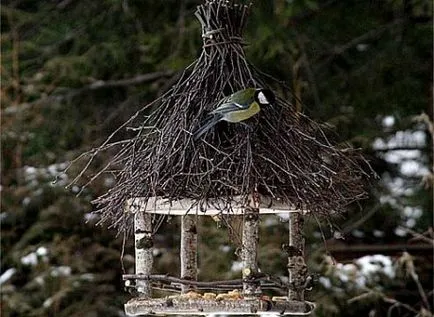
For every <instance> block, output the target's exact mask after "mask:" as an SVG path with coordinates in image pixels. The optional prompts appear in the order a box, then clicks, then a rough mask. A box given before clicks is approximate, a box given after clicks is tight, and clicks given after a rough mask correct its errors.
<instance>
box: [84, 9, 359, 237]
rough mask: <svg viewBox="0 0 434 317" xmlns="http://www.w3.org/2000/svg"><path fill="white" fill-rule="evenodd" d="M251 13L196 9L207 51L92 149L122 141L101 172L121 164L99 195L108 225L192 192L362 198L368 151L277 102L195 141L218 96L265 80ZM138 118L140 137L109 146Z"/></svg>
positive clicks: (326, 201) (332, 204)
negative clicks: (132, 204) (130, 203)
mask: <svg viewBox="0 0 434 317" xmlns="http://www.w3.org/2000/svg"><path fill="white" fill-rule="evenodd" d="M248 9H249V8H248V6H247V5H238V4H236V3H234V1H206V3H205V4H204V5H201V6H199V7H198V9H197V12H196V16H197V18H198V19H199V21H200V22H201V24H202V32H203V34H202V36H203V39H204V46H203V51H202V54H201V55H200V57H199V58H198V59H197V60H196V62H194V63H193V64H192V65H190V66H189V67H188V68H187V69H186V70H185V72H184V73H183V75H182V76H181V78H180V79H179V80H178V82H177V83H176V84H175V85H174V86H173V87H172V88H171V89H170V90H169V91H168V92H167V93H165V94H164V95H163V96H162V97H161V98H159V99H158V100H156V101H155V102H153V103H152V104H150V105H147V106H145V107H143V108H142V109H141V110H140V111H139V112H138V113H136V115H135V116H133V117H132V118H131V119H130V120H129V121H128V122H126V123H125V124H124V125H123V126H122V127H120V128H119V129H118V130H117V131H116V132H115V133H114V134H113V135H112V136H111V138H110V139H109V140H107V141H106V143H104V144H103V145H102V146H101V147H100V148H98V149H96V150H94V151H93V152H91V153H90V154H91V156H90V161H91V160H92V159H93V158H94V157H95V155H96V154H98V152H101V151H104V150H106V149H107V148H111V147H112V146H119V150H118V152H117V154H116V155H115V156H114V157H113V158H112V160H111V162H110V164H109V165H108V166H107V168H106V169H103V170H102V171H100V173H99V174H101V173H102V172H104V171H105V170H107V169H108V168H111V167H113V166H118V167H120V168H119V169H118V170H117V172H116V177H117V179H116V184H115V186H114V187H113V188H112V189H111V190H109V191H108V192H107V193H106V194H104V195H102V196H101V197H99V198H98V199H97V200H96V201H95V203H96V205H97V207H98V210H97V212H98V213H100V214H101V215H102V220H103V221H108V222H110V223H111V224H112V225H113V226H114V227H117V228H118V229H121V230H122V229H132V228H131V227H132V223H131V222H130V221H129V218H130V217H131V215H129V214H126V213H125V212H124V210H123V209H124V205H125V202H126V200H127V199H129V198H132V197H144V198H145V200H146V198H149V197H153V196H161V197H165V198H167V199H170V200H175V199H183V198H189V199H192V200H194V201H196V202H197V203H198V204H199V205H201V204H202V203H204V202H206V201H207V199H209V198H215V197H220V198H221V199H222V200H223V201H225V202H227V203H226V204H224V205H225V206H226V207H225V208H228V209H230V205H231V204H230V202H231V198H232V197H233V196H242V197H246V199H247V197H248V196H249V195H250V194H252V193H253V192H259V193H260V194H262V195H265V196H270V197H273V198H274V199H279V200H281V201H284V202H285V203H288V206H302V207H303V208H306V209H308V210H309V211H310V212H313V213H316V214H317V215H329V214H330V213H334V212H339V211H342V210H343V209H344V208H345V207H346V206H347V205H348V204H350V203H352V202H354V201H356V200H358V199H361V198H363V197H365V195H366V193H365V190H364V188H363V186H362V185H363V178H364V176H365V174H364V172H363V170H362V169H361V168H360V166H359V163H360V161H361V157H360V156H359V155H358V154H356V153H355V152H354V151H352V150H350V149H339V148H337V147H335V146H333V145H332V144H331V143H330V142H329V141H328V139H327V137H326V135H325V133H324V132H323V131H322V130H321V128H320V126H319V125H318V124H316V123H315V122H313V121H312V120H310V119H309V118H307V117H306V116H305V115H303V114H302V113H299V112H297V111H296V110H295V108H294V107H293V106H292V105H291V104H290V103H288V102H287V101H286V100H282V99H280V98H278V100H277V103H276V105H274V106H272V107H268V108H266V109H262V110H261V112H260V113H259V115H256V116H255V117H253V118H251V119H249V120H248V121H245V122H246V123H247V125H241V124H230V123H225V122H222V123H219V124H218V125H217V126H216V127H215V129H214V131H213V132H209V133H208V134H207V135H206V136H205V137H202V138H201V139H199V140H197V141H194V140H193V136H192V131H195V130H196V129H197V128H198V126H199V125H200V123H201V122H202V120H203V118H204V117H205V116H206V114H207V113H209V112H210V111H211V110H213V109H214V107H215V104H216V102H217V101H218V100H220V99H221V98H223V97H224V96H225V95H228V94H230V93H232V92H234V91H237V90H240V89H243V88H246V87H266V86H267V84H266V81H265V80H264V79H265V78H263V77H262V75H261V74H259V73H258V72H257V71H255V70H254V68H252V67H251V66H250V65H249V64H248V62H247V61H246V58H245V55H244V51H243V46H242V30H243V27H244V25H245V23H246V18H247V13H248ZM149 111H151V112H150V114H149V115H148V116H146V117H145V118H144V119H143V114H145V113H147V112H148V113H149ZM140 120H142V121H143V122H140V123H138V122H139V121H140ZM137 124H139V128H138V130H137V133H136V135H135V136H134V137H132V138H131V139H128V140H124V141H121V142H113V143H110V142H112V141H111V139H112V138H113V137H114V136H115V135H116V133H117V132H118V131H120V130H122V129H124V128H125V127H127V126H134V125H136V127H137ZM90 161H89V163H90ZM99 174H98V175H99ZM98 175H96V176H98ZM79 176H80V175H79Z"/></svg>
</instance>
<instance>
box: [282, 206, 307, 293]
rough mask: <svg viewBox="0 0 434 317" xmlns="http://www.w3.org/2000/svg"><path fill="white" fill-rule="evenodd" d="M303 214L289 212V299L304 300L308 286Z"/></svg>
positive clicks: (287, 249)
mask: <svg viewBox="0 0 434 317" xmlns="http://www.w3.org/2000/svg"><path fill="white" fill-rule="evenodd" d="M303 223H304V219H303V215H302V214H301V213H290V214H289V244H288V246H287V248H286V251H287V253H288V274H289V292H288V299H289V300H296V301H304V290H305V288H306V285H305V284H306V279H307V265H306V263H305V261H304V236H303Z"/></svg>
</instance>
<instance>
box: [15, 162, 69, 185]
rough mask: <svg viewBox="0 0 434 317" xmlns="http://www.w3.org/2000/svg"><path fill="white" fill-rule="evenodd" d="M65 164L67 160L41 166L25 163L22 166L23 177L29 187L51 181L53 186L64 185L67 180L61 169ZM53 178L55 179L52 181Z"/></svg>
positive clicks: (66, 164)
mask: <svg viewBox="0 0 434 317" xmlns="http://www.w3.org/2000/svg"><path fill="white" fill-rule="evenodd" d="M67 166H68V163H67V162H62V163H56V164H51V165H48V166H42V167H35V166H28V165H26V166H24V167H23V174H24V179H25V181H26V182H27V183H28V184H29V185H30V186H31V187H37V186H39V185H40V184H46V183H51V185H53V186H66V185H67V184H68V182H69V181H68V176H67V175H66V174H64V173H62V171H63V170H64V169H65V168H66V167H67ZM53 179H55V180H54V181H53Z"/></svg>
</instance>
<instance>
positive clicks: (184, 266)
mask: <svg viewBox="0 0 434 317" xmlns="http://www.w3.org/2000/svg"><path fill="white" fill-rule="evenodd" d="M180 258H181V278H183V279H186V280H192V281H197V228H196V219H195V216H193V215H184V216H183V217H182V218H181V250H180ZM191 288H192V287H191V286H190V285H184V284H183V285H182V288H181V291H182V293H186V292H188V291H189V290H190V289H191Z"/></svg>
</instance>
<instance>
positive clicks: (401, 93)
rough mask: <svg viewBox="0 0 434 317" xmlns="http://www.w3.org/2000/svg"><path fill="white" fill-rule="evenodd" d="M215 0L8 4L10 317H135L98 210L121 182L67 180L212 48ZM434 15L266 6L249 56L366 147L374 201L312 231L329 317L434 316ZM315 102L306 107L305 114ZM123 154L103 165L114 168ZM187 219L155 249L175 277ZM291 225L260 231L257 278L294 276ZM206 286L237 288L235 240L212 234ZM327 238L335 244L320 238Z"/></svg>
mask: <svg viewBox="0 0 434 317" xmlns="http://www.w3.org/2000/svg"><path fill="white" fill-rule="evenodd" d="M200 3H201V1H199V0H196V1H193V0H176V1H175V0H165V1H150V0H143V1H131V0H130V1H128V0H122V1H120V0H101V1H91V0H63V1H35V0H21V1H20V0H16V1H4V2H3V3H2V5H1V52H2V62H1V79H2V80H1V114H2V115H1V145H2V149H1V153H2V165H1V214H0V221H1V272H0V286H1V313H2V316H59V317H61V316H105V317H109V316H123V307H122V305H123V303H124V302H125V301H126V300H127V299H128V298H129V297H130V296H131V295H130V294H128V293H126V292H124V289H123V283H122V280H121V275H122V273H123V272H124V270H125V272H132V270H133V267H134V262H133V249H132V242H133V241H132V239H127V240H126V245H125V253H124V255H123V261H121V260H120V259H121V251H122V249H123V237H122V235H120V236H116V232H113V231H111V230H109V229H107V228H105V227H102V226H95V224H96V223H97V222H98V219H97V217H96V216H95V215H93V214H92V213H91V211H92V205H91V203H90V202H91V201H92V200H93V199H95V198H96V197H98V196H99V195H101V194H103V193H104V192H106V191H107V190H108V189H109V188H110V186H112V185H113V179H112V178H111V176H110V175H106V176H104V177H101V178H100V179H99V180H98V181H96V182H95V183H94V184H93V185H92V186H90V187H88V188H86V189H85V190H84V192H83V194H82V195H81V196H79V197H76V195H75V194H76V192H77V191H79V190H80V188H79V187H77V186H75V187H72V188H71V189H70V190H65V185H67V184H68V182H69V181H70V180H71V179H70V178H71V177H73V176H74V173H77V172H78V168H79V167H74V168H75V170H74V169H73V170H72V171H71V173H69V174H68V175H62V176H61V177H60V179H58V181H57V182H55V183H53V179H54V178H55V176H56V175H57V174H58V173H59V172H60V171H62V170H63V169H64V168H65V167H66V166H67V164H68V162H69V161H70V160H72V159H73V158H75V157H76V156H77V155H79V154H80V153H82V152H83V151H85V150H88V149H90V148H92V147H94V146H97V145H99V144H101V143H102V142H103V141H104V140H105V139H106V138H107V136H108V135H109V134H110V133H111V132H112V131H113V130H114V129H115V128H116V127H118V126H119V125H121V124H122V123H123V122H125V121H126V120H127V119H128V118H129V117H130V116H131V115H132V114H133V113H135V111H137V110H138V109H140V108H141V107H142V106H143V105H144V104H147V103H149V102H150V101H152V100H153V99H155V98H156V97H157V96H159V95H161V93H162V92H164V91H165V90H167V88H168V87H170V85H171V84H173V83H174V80H176V78H177V76H179V74H180V72H181V71H182V70H183V68H184V67H186V66H187V65H189V64H190V63H191V62H193V61H194V59H195V58H196V57H197V56H198V54H199V52H200V50H201V45H202V43H201V36H200V34H201V31H200V24H199V22H198V21H197V20H196V19H195V18H194V15H193V13H194V10H195V7H196V6H197V5H198V4H200ZM432 9H433V8H432V1H429V0H378V1H357V0H349V1H334V0H329V1H316V0H293V1H289V0H274V1H255V3H254V5H253V6H252V9H251V15H250V17H249V21H248V25H247V28H246V31H245V40H246V42H247V43H248V44H249V45H247V46H246V48H245V50H246V54H247V58H248V60H249V61H250V62H252V63H253V64H254V65H255V66H256V67H257V68H259V69H261V70H262V71H264V72H266V73H268V74H270V75H272V76H273V77H275V78H278V79H279V80H282V81H284V82H286V83H287V85H288V86H289V87H290V88H291V90H292V96H291V97H290V98H292V99H291V101H292V102H293V103H295V104H297V106H298V107H299V108H300V109H302V111H303V112H304V113H306V114H307V115H309V116H310V117H311V118H313V119H315V120H317V121H319V122H322V123H323V124H324V125H326V126H327V127H328V128H330V129H332V130H334V131H335V132H336V136H337V140H338V142H342V143H343V142H348V143H350V144H351V145H353V146H354V147H357V148H361V149H362V150H363V152H364V154H365V156H366V157H367V158H368V159H369V160H370V162H371V164H372V166H373V168H374V169H375V171H376V172H377V173H378V175H379V178H378V179H377V180H375V181H373V183H372V186H371V187H370V198H369V199H368V200H366V201H363V202H361V204H360V205H357V206H350V207H349V209H348V212H347V213H346V214H345V215H343V216H342V217H340V218H337V219H335V220H334V221H335V222H336V227H337V228H338V229H336V228H333V230H330V229H329V227H328V226H327V225H326V224H323V225H322V226H321V228H320V227H318V225H317V223H316V222H315V221H314V220H312V219H308V222H307V225H306V232H305V236H306V241H307V250H306V251H307V253H306V254H307V257H308V259H309V269H310V271H311V272H312V273H314V276H315V277H316V278H315V285H314V286H313V290H312V292H310V293H309V294H308V298H309V299H310V300H312V301H315V302H316V303H317V305H318V308H317V310H316V312H315V314H314V315H315V316H386V315H387V314H388V313H389V314H390V316H415V315H417V314H419V316H432V309H433V307H432V305H431V303H432V300H433V268H432V265H433V264H432V261H433V253H432V247H433V230H432V225H433V194H432V188H433V187H432V186H433V174H432V173H433V155H432V144H433V143H432V142H433V135H432V132H433V126H432V116H433V111H432V103H433V98H432V96H433V75H432V74H433V73H432V67H433V64H432V57H433V54H432V52H433V51H432V50H433V28H432ZM300 101H301V102H300ZM108 159H109V157H103V156H102V157H99V161H98V164H100V166H101V165H103V164H104V162H107V160H108ZM178 221H179V219H171V220H170V221H167V222H166V223H165V224H164V225H163V227H162V228H161V230H160V231H159V233H158V234H157V236H156V239H155V240H156V242H155V243H156V245H155V257H156V262H155V263H156V267H155V269H156V271H158V272H160V273H170V274H174V275H176V274H178V271H179V263H178V262H179V261H178V252H179V238H180V237H179V233H178V232H179V222H178ZM287 230H288V229H287V223H286V222H285V219H280V218H278V217H274V216H270V217H266V218H264V219H262V222H261V234H260V236H261V242H260V245H261V249H260V266H261V267H262V268H266V270H267V271H268V272H272V273H274V274H277V275H281V276H284V275H285V274H286V273H287V272H286V267H285V263H286V258H285V257H286V256H285V254H284V253H283V252H282V251H281V249H280V246H281V244H282V243H284V242H285V241H284V240H285V238H284V237H285V233H287ZM199 234H200V246H199V249H200V254H199V257H200V267H201V271H200V272H199V273H200V278H201V279H202V280H211V279H216V278H234V277H237V276H239V274H240V273H239V269H240V266H239V262H238V259H237V257H236V255H235V254H234V253H235V248H236V246H234V244H233V243H232V242H231V241H230V239H228V236H227V231H226V230H225V229H224V228H220V225H219V224H217V223H216V222H214V221H213V220H211V219H209V220H202V221H201V224H200V227H199ZM324 240H325V241H324Z"/></svg>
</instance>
